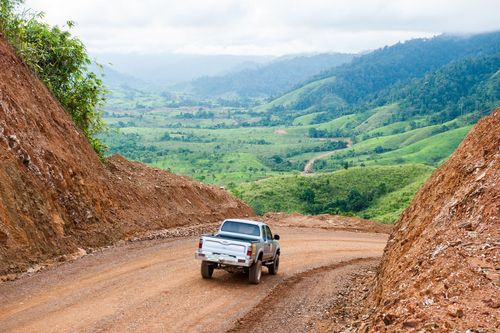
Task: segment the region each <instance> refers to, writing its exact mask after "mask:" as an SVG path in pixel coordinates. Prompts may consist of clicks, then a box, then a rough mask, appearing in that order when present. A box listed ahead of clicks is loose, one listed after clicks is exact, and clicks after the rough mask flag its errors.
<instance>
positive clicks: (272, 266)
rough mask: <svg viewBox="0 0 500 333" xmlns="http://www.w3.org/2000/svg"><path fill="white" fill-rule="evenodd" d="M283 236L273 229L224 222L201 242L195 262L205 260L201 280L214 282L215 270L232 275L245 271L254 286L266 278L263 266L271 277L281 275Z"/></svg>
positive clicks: (246, 221) (237, 220)
mask: <svg viewBox="0 0 500 333" xmlns="http://www.w3.org/2000/svg"><path fill="white" fill-rule="evenodd" d="M279 239H280V236H279V235H274V236H273V234H272V233H271V229H270V228H269V226H268V225H267V224H265V223H262V222H256V221H251V220H240V219H230V220H224V222H222V224H221V226H220V227H219V231H218V232H217V233H215V234H213V235H203V236H201V238H200V242H199V245H198V250H197V251H196V252H195V258H196V259H199V260H201V276H202V277H203V278H204V279H210V278H212V274H213V272H214V269H224V270H226V271H228V272H236V271H244V272H245V273H248V279H249V281H250V282H251V283H253V284H258V283H259V282H260V279H261V276H262V266H266V267H267V269H268V271H269V274H272V275H275V274H277V273H278V268H279V264H280V244H279V242H278V240H279Z"/></svg>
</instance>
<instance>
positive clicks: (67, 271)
mask: <svg viewBox="0 0 500 333" xmlns="http://www.w3.org/2000/svg"><path fill="white" fill-rule="evenodd" d="M273 231H274V232H276V233H279V234H280V235H281V239H282V241H281V246H282V259H281V267H280V272H279V274H278V275H276V276H271V275H268V274H266V269H264V275H263V281H262V282H261V284H259V285H250V284H249V283H248V282H247V277H246V276H245V275H243V274H229V273H226V272H224V271H216V272H215V273H214V278H213V279H212V280H203V279H202V278H201V276H200V272H199V262H197V261H196V260H194V259H193V254H194V251H195V249H196V246H197V238H196V237H187V238H180V239H176V240H154V241H143V242H136V243H131V244H127V245H124V246H120V247H114V248H110V249H107V250H105V251H103V252H100V253H94V254H91V255H87V256H85V257H83V258H81V259H79V260H76V261H74V262H68V263H64V264H61V265H60V266H57V267H52V268H49V269H47V270H45V271H42V272H39V273H37V274H35V275H32V276H26V277H23V278H21V279H19V280H16V281H10V282H4V283H2V284H0V327H1V331H2V332H75V331H78V332H96V331H111V332H137V331H143V332H144V331H169V332H221V331H227V330H229V329H232V328H234V327H235V325H236V324H237V323H238V319H239V318H242V317H244V316H245V315H246V314H247V313H249V312H250V311H252V310H254V311H255V309H254V307H255V306H256V305H258V304H259V303H260V302H262V301H263V300H265V298H266V297H267V295H268V294H269V293H270V292H271V291H272V290H273V289H275V288H277V287H279V285H280V284H282V283H287V281H290V278H293V277H294V275H296V274H299V273H301V272H304V271H307V270H311V269H314V268H318V267H322V266H330V267H335V264H337V263H340V262H343V261H349V260H353V259H356V258H373V257H379V256H381V254H382V251H383V249H384V246H385V244H386V240H387V235H386V234H380V233H379V234H375V233H359V232H358V233H351V232H345V231H335V230H324V229H318V228H294V227H278V228H275V230H273ZM355 263H356V261H354V264H355ZM332 265H333V266H332ZM339 267H342V265H339ZM312 272H314V271H312ZM314 283H315V286H314V288H316V289H317V288H319V286H318V282H317V281H316V282H314ZM325 283H327V281H325ZM261 304H262V303H261ZM240 328H241V327H240Z"/></svg>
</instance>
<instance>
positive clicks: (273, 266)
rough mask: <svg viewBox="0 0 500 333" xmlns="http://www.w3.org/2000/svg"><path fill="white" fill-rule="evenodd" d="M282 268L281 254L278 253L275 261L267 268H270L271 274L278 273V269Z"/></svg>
mask: <svg viewBox="0 0 500 333" xmlns="http://www.w3.org/2000/svg"><path fill="white" fill-rule="evenodd" d="M279 268H280V254H279V253H276V257H274V262H273V263H272V264H271V265H269V266H267V269H268V270H269V274H271V275H276V274H278V269H279Z"/></svg>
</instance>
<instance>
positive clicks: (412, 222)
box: [366, 109, 500, 332]
mask: <svg viewBox="0 0 500 333" xmlns="http://www.w3.org/2000/svg"><path fill="white" fill-rule="evenodd" d="M499 270H500V109H496V111H494V112H493V114H492V115H490V116H488V117H485V118H483V119H482V120H481V121H480V122H479V123H478V124H477V125H476V126H475V127H474V128H473V129H472V130H471V132H470V133H469V134H468V135H467V137H466V138H465V140H464V141H463V142H462V144H461V145H460V146H459V147H458V149H457V150H456V151H455V153H454V154H453V155H452V156H451V157H450V158H449V159H448V160H447V161H446V162H445V163H444V164H443V165H442V166H441V167H440V168H439V169H438V170H436V171H435V172H434V173H433V175H432V176H431V177H430V178H429V180H428V181H427V182H426V183H425V185H424V187H423V188H422V189H421V190H420V191H419V192H418V193H417V195H416V196H415V198H414V199H413V201H412V203H411V205H410V207H409V208H408V209H407V210H406V211H405V212H404V214H403V215H402V217H401V219H400V220H399V221H398V223H397V225H396V226H395V230H394V232H393V234H392V235H391V237H390V239H389V242H388V245H387V247H386V249H385V252H384V257H383V261H382V266H381V269H380V271H379V273H378V279H377V283H376V286H375V289H374V293H373V295H372V296H371V297H372V299H371V301H372V303H371V304H372V307H373V311H374V314H373V315H372V317H371V319H370V321H369V324H368V325H367V326H366V327H369V329H368V330H369V331H371V332H380V331H390V332H394V331H401V330H418V329H423V330H426V331H455V330H458V331H462V332H464V331H466V330H471V332H476V331H477V332H479V331H487V332H492V331H497V330H500V310H499V307H500V301H499V300H500V291H499V290H500V289H499V287H500V271H499Z"/></svg>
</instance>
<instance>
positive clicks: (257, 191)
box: [233, 165, 433, 222]
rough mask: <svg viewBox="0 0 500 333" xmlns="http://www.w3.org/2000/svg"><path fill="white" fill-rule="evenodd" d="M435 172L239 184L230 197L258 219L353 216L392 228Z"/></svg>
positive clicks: (378, 171)
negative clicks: (272, 214)
mask: <svg viewBox="0 0 500 333" xmlns="http://www.w3.org/2000/svg"><path fill="white" fill-rule="evenodd" d="M432 171H433V168H431V167H428V166H423V165H401V166H374V167H357V168H350V169H347V170H340V171H336V172H333V173H329V174H318V175H315V176H299V175H287V176H277V177H273V178H269V179H264V180H260V181H257V182H254V183H246V184H241V185H239V186H238V187H236V188H235V189H233V193H235V194H236V195H238V196H239V197H240V198H241V199H243V200H245V201H246V202H247V203H249V204H250V205H251V206H252V207H253V208H254V210H255V211H256V212H257V213H263V212H269V211H275V212H280V211H284V212H288V213H293V212H299V213H304V214H321V213H334V214H352V215H357V216H361V217H364V218H370V219H375V220H379V221H382V222H394V220H395V219H396V218H397V216H398V215H399V213H401V211H402V209H404V208H405V207H406V206H407V205H408V204H409V201H410V200H411V198H412V197H413V195H414V194H415V192H416V191H417V190H418V188H419V187H420V186H421V184H422V183H423V182H424V181H425V179H426V178H427V177H428V176H429V175H430V173H431V172H432Z"/></svg>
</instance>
